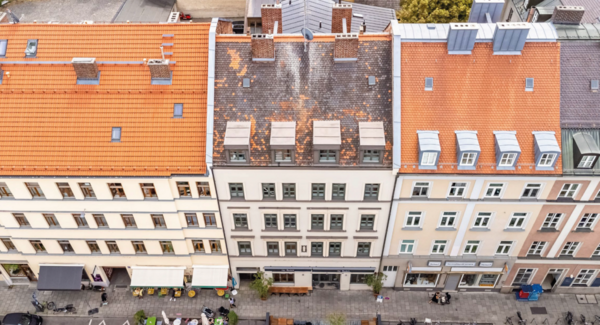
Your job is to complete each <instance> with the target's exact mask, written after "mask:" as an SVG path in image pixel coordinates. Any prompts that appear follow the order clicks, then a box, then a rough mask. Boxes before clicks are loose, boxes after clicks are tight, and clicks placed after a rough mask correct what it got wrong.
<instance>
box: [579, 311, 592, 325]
mask: <svg viewBox="0 0 600 325" xmlns="http://www.w3.org/2000/svg"><path fill="white" fill-rule="evenodd" d="M579 318H580V319H581V324H582V325H591V324H590V323H588V322H587V321H586V319H585V316H583V314H581V315H579Z"/></svg>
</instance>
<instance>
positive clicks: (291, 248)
mask: <svg viewBox="0 0 600 325" xmlns="http://www.w3.org/2000/svg"><path fill="white" fill-rule="evenodd" d="M285 256H298V243H295V242H285Z"/></svg>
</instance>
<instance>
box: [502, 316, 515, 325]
mask: <svg viewBox="0 0 600 325" xmlns="http://www.w3.org/2000/svg"><path fill="white" fill-rule="evenodd" d="M504 324H506V325H513V321H512V317H510V316H507V317H506V321H505V322H504Z"/></svg>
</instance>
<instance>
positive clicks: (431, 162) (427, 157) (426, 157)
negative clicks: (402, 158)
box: [421, 151, 438, 166]
mask: <svg viewBox="0 0 600 325" xmlns="http://www.w3.org/2000/svg"><path fill="white" fill-rule="evenodd" d="M437 156H438V153H437V152H432V151H425V152H423V153H422V154H421V166H435V162H436V161H437ZM432 158H433V159H432Z"/></svg>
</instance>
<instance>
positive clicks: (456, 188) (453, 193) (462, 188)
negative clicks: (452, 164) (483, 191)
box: [448, 182, 467, 197]
mask: <svg viewBox="0 0 600 325" xmlns="http://www.w3.org/2000/svg"><path fill="white" fill-rule="evenodd" d="M466 191H467V183H456V182H453V183H452V184H450V192H448V197H463V196H464V195H465V192H466Z"/></svg>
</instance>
